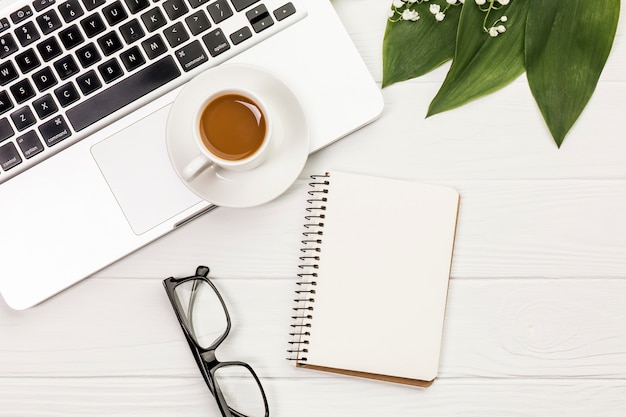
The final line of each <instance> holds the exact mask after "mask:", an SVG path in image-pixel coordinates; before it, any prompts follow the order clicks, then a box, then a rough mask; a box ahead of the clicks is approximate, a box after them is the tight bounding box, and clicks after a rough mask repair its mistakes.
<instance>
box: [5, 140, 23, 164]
mask: <svg viewBox="0 0 626 417" xmlns="http://www.w3.org/2000/svg"><path fill="white" fill-rule="evenodd" d="M21 163H22V157H21V156H20V154H19V152H18V151H17V148H16V147H15V145H14V144H13V142H9V143H7V144H6V145H2V146H0V167H2V169H3V170H5V171H8V170H10V169H11V168H14V167H16V166H17V165H19V164H21Z"/></svg>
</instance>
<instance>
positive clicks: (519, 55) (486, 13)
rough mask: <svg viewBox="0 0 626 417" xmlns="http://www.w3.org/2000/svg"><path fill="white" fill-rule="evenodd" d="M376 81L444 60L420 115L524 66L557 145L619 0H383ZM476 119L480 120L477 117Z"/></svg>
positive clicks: (586, 92)
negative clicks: (442, 73) (444, 70)
mask: <svg viewBox="0 0 626 417" xmlns="http://www.w3.org/2000/svg"><path fill="white" fill-rule="evenodd" d="M387 1H390V2H391V7H390V8H389V9H388V13H387V18H388V22H387V27H386V29H385V37H384V39H383V83H382V85H383V87H387V86H389V85H391V84H394V83H396V82H400V81H405V80H408V79H411V78H415V77H419V76H421V75H424V74H426V73H428V72H430V71H432V70H433V69H435V68H438V67H440V66H441V65H443V64H444V63H446V62H448V61H452V64H451V65H450V68H449V69H448V72H447V74H446V77H445V79H444V80H443V83H442V84H441V87H440V88H439V91H438V92H437V94H436V95H435V96H434V97H433V98H432V100H431V102H430V105H429V106H428V111H427V113H426V117H432V116H434V115H437V114H440V113H442V112H446V111H449V110H452V109H455V108H457V107H460V106H462V105H464V104H466V103H469V102H470V101H473V100H477V99H480V98H481V97H483V96H485V95H487V94H491V93H493V92H495V91H497V90H499V89H501V88H503V87H504V86H506V85H508V84H509V83H511V82H512V81H514V80H516V79H517V78H518V77H520V76H521V75H522V74H524V72H525V73H526V79H527V82H528V86H529V87H530V90H531V92H532V95H533V97H534V99H535V102H536V104H537V106H538V107H539V110H540V111H541V114H542V115H543V118H544V120H545V122H546V125H547V127H548V129H549V131H550V133H551V134H552V137H553V138H554V141H555V143H556V144H557V146H559V147H560V146H561V144H562V143H563V140H564V139H565V136H566V135H567V134H568V132H569V130H570V128H572V127H573V125H574V123H575V122H576V120H577V119H578V117H579V116H580V115H581V113H582V111H583V109H584V108H585V106H586V105H587V103H588V102H589V99H590V98H591V95H592V94H593V91H594V89H595V87H596V84H597V82H598V79H599V77H600V74H601V73H602V69H603V68H604V64H605V62H606V60H607V58H608V57H609V52H610V50H611V46H612V44H613V40H614V38H615V31H616V29H617V23H618V20H619V15H620V3H621V0H602V1H593V0H567V1H565V0H563V1H557V0H521V1H518V0H465V1H463V0H387ZM477 123H482V121H477Z"/></svg>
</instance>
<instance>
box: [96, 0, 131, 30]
mask: <svg viewBox="0 0 626 417" xmlns="http://www.w3.org/2000/svg"><path fill="white" fill-rule="evenodd" d="M102 14H104V18H105V19H106V20H107V22H109V25H111V26H115V25H117V24H118V23H120V22H122V21H123V20H124V19H126V18H127V17H128V13H126V10H124V6H122V3H120V2H119V1H116V2H115V3H113V4H111V5H110V6H107V7H105V8H104V9H102Z"/></svg>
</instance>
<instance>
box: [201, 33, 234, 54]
mask: <svg viewBox="0 0 626 417" xmlns="http://www.w3.org/2000/svg"><path fill="white" fill-rule="evenodd" d="M202 40H203V41H204V44H205V45H206V47H207V49H208V50H209V53H210V54H211V56H213V57H216V56H218V55H219V54H221V53H223V52H226V51H228V50H229V49H230V44H229V43H228V41H227V40H226V36H224V32H222V29H215V30H214V31H212V32H209V33H208V34H206V35H204V36H203V37H202Z"/></svg>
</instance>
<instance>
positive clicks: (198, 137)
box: [182, 90, 271, 181]
mask: <svg viewBox="0 0 626 417" xmlns="http://www.w3.org/2000/svg"><path fill="white" fill-rule="evenodd" d="M194 124H195V126H194V127H195V129H194V133H195V135H194V136H195V137H194V140H195V143H196V146H197V147H198V150H199V152H200V154H199V155H198V156H197V157H195V158H194V159H192V160H191V161H190V162H189V164H187V166H186V167H185V168H184V170H183V172H182V175H183V178H184V179H185V180H187V181H191V180H193V179H194V178H195V177H197V176H198V175H199V174H200V173H201V172H203V171H204V170H205V169H207V168H208V167H210V166H212V165H217V166H219V167H221V168H224V169H230V170H237V171H245V170H250V169H252V168H255V167H256V166H258V165H259V164H260V163H262V162H263V158H264V156H265V153H266V150H267V147H268V144H269V141H270V137H271V123H270V119H269V114H268V112H267V110H266V106H265V105H264V104H263V102H262V100H260V99H259V98H258V97H257V96H256V95H255V94H254V93H252V92H250V91H244V90H227V91H220V92H218V93H216V94H214V95H212V96H211V97H209V98H208V99H207V100H206V101H205V102H204V105H203V106H200V108H199V109H198V111H197V113H196V117H194Z"/></svg>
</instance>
